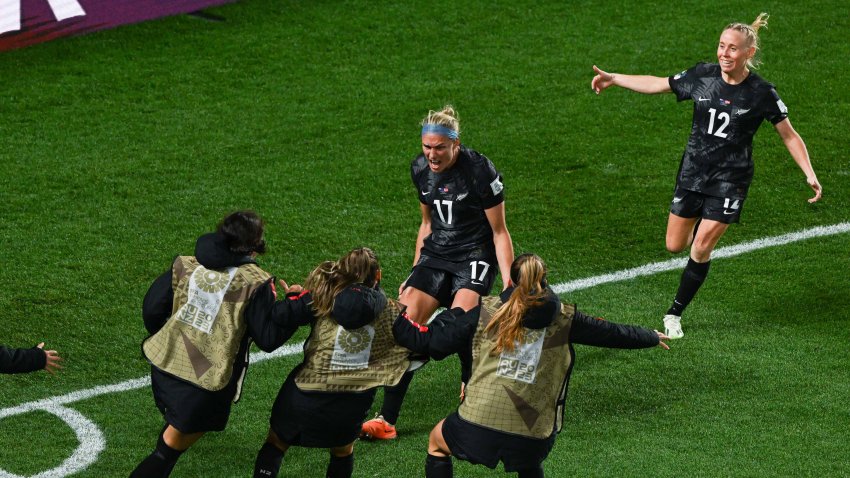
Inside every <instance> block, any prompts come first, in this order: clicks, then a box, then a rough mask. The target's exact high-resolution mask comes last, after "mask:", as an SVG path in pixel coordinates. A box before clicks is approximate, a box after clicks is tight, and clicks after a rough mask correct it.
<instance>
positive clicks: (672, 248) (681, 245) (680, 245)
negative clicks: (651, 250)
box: [667, 237, 688, 254]
mask: <svg viewBox="0 0 850 478" xmlns="http://www.w3.org/2000/svg"><path fill="white" fill-rule="evenodd" d="M686 247H688V243H687V242H686V241H678V240H675V239H672V238H669V237H668V238H667V251H668V252H672V253H673V254H676V253H679V252H682V251H684V250H685V248H686Z"/></svg>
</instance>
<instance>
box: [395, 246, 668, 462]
mask: <svg viewBox="0 0 850 478" xmlns="http://www.w3.org/2000/svg"><path fill="white" fill-rule="evenodd" d="M510 278H511V283H512V284H513V285H512V286H511V287H509V288H508V289H507V290H505V291H503V292H502V294H501V295H500V296H499V297H492V296H491V297H485V298H484V299H483V300H482V306H481V307H476V308H474V309H472V310H470V311H467V312H464V310H462V309H459V308H457V309H452V310H448V311H445V312H443V313H441V314H440V315H439V316H437V318H435V319H434V321H433V322H432V323H431V324H430V326H429V327H427V328H425V327H422V326H420V325H418V324H414V323H413V322H411V321H408V320H406V319H405V318H404V317H399V318H397V319H396V322H395V323H394V324H393V334H394V335H395V337H396V340H397V341H398V343H399V344H401V345H404V346H405V347H408V348H410V349H411V350H413V351H415V352H419V353H424V354H427V355H429V356H431V357H433V358H435V359H437V360H439V359H441V358H443V357H445V356H447V355H449V354H451V353H456V352H461V351H463V350H465V349H466V350H468V349H470V348H471V349H472V350H471V353H472V357H473V361H472V363H471V370H465V371H464V379H467V380H468V382H467V386H466V393H465V397H464V400H463V402H462V403H461V404H460V407H459V408H458V409H457V412H455V413H453V414H451V415H449V416H448V417H447V418H446V419H445V420H442V421H440V422H439V423H438V424H437V425H436V426H435V427H434V429H433V430H432V431H431V435H430V438H429V443H428V456H427V458H426V461H425V476H426V477H428V478H445V477H451V476H452V461H451V456H455V457H457V458H459V459H462V460H466V461H469V462H470V463H476V464H482V465H485V466H487V467H489V468H495V467H496V465H497V464H498V463H499V462H500V461H501V462H502V463H503V464H504V466H505V471H506V472H509V473H510V472H517V473H519V477H520V478H538V477H543V468H542V464H543V461H544V460H545V459H546V457H547V456H548V455H549V452H550V451H551V450H552V447H553V446H554V444H555V438H556V436H557V434H558V432H559V431H560V430H561V423H562V421H563V410H564V401H565V399H566V393H567V385H568V383H569V377H570V372H571V370H572V362H573V358H574V355H575V354H574V351H573V347H572V344H573V343H577V344H586V345H594V346H597V347H612V348H646V347H654V346H660V347H662V348H664V349H667V348H668V346H667V344H665V343H664V342H663V340H665V339H667V337H666V336H665V335H663V334H661V333H658V332H655V331H652V330H649V329H644V328H642V327H634V326H629V325H619V324H615V323H613V322H608V321H605V320H601V319H597V318H595V317H591V316H588V315H585V314H583V313H581V312H579V311H578V310H576V308H575V307H574V306H573V305H568V304H561V302H560V300H558V297H557V296H556V295H555V294H554V293H553V292H552V290H551V289H549V288H548V286H547V285H546V265H545V264H544V263H543V261H542V260H541V259H540V258H539V257H538V256H536V255H533V254H523V255H521V256H519V257H517V259H516V260H515V261H514V263H513V265H512V266H511V269H510Z"/></svg>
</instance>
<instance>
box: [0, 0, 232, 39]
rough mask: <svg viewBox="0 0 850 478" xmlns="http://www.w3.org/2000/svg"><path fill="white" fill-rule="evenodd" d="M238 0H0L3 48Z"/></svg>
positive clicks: (0, 30)
mask: <svg viewBox="0 0 850 478" xmlns="http://www.w3.org/2000/svg"><path fill="white" fill-rule="evenodd" d="M233 1H235V0H169V1H162V0H0V51H4V50H12V49H15V48H21V47H24V46H27V45H34V44H36V43H42V42H45V41H49V40H53V39H56V38H60V37H65V36H72V35H82V34H84V33H90V32H94V31H97V30H105V29H108V28H114V27H117V26H119V25H126V24H129V23H138V22H143V21H146V20H152V19H154V18H160V17H166V16H170V15H178V14H181V13H189V12H194V11H196V10H200V9H203V8H208V7H212V6H215V5H222V4H225V3H230V2H233Z"/></svg>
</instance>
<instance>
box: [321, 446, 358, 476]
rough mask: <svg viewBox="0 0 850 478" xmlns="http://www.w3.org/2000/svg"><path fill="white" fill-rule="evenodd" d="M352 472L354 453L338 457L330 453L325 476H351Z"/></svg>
mask: <svg viewBox="0 0 850 478" xmlns="http://www.w3.org/2000/svg"><path fill="white" fill-rule="evenodd" d="M352 473H354V453H353V452H352V453H351V454H350V455H348V456H343V457H338V456H333V455H331V460H330V461H329V462H328V472H327V474H326V475H325V476H326V477H327V478H351V474H352Z"/></svg>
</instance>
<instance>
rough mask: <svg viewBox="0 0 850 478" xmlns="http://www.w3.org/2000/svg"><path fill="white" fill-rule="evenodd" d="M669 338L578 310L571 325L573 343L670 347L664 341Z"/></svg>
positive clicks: (624, 346) (632, 347)
mask: <svg viewBox="0 0 850 478" xmlns="http://www.w3.org/2000/svg"><path fill="white" fill-rule="evenodd" d="M667 339H669V337H667V336H666V335H664V334H662V333H661V332H658V331H656V330H650V329H645V328H643V327H638V326H635V325H623V324H617V323H614V322H608V321H607V320H604V319H600V318H596V317H592V316H589V315H586V314H583V313H581V312H579V311H578V310H576V312H575V316H574V317H573V324H572V326H571V327H570V340H571V341H572V342H573V343H576V344H583V345H593V346H595V347H608V348H614V349H641V348H648V347H655V346H658V347H661V348H663V349H669V348H670V347H669V346H668V345H667V344H666V343H664V341H665V340H667Z"/></svg>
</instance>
